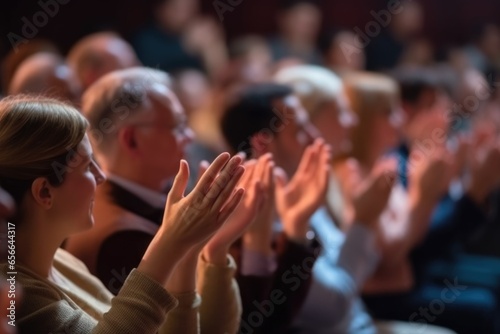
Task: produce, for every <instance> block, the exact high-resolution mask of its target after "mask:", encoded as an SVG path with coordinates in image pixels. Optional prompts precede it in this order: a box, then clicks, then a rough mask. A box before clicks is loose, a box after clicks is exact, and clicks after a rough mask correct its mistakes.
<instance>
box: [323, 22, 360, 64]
mask: <svg viewBox="0 0 500 334" xmlns="http://www.w3.org/2000/svg"><path fill="white" fill-rule="evenodd" d="M356 38H357V37H356V34H354V33H352V32H350V31H341V32H339V33H338V34H336V35H335V36H334V37H333V39H332V40H331V44H330V48H329V49H328V51H327V54H326V63H327V64H328V66H329V67H331V68H335V69H338V70H355V71H356V70H363V69H364V68H365V61H366V59H365V52H364V49H363V48H359V47H357V45H358V44H357V42H355V40H356Z"/></svg>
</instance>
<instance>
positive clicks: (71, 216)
mask: <svg viewBox="0 0 500 334" xmlns="http://www.w3.org/2000/svg"><path fill="white" fill-rule="evenodd" d="M92 153H93V152H92V147H91V145H90V142H89V140H88V137H87V135H85V137H84V138H83V139H82V141H81V142H80V144H79V145H78V147H77V152H76V153H75V155H74V156H73V157H72V159H71V160H70V161H68V171H67V172H66V173H65V175H64V181H63V183H62V184H61V185H60V186H57V187H53V188H52V190H51V191H53V195H54V197H53V205H52V207H51V209H50V210H52V211H53V214H54V217H57V221H60V222H61V223H62V226H61V229H65V230H66V231H65V232H67V234H68V235H70V234H73V233H77V232H81V231H84V230H86V229H88V228H90V227H91V226H92V225H93V223H94V218H93V214H92V211H93V206H94V196H95V191H96V187H97V185H99V184H101V183H102V182H103V181H104V180H105V176H104V174H103V172H102V171H101V169H100V168H99V167H98V166H97V164H96V162H95V161H94V159H93V156H92ZM70 222H71V224H69V223H70Z"/></svg>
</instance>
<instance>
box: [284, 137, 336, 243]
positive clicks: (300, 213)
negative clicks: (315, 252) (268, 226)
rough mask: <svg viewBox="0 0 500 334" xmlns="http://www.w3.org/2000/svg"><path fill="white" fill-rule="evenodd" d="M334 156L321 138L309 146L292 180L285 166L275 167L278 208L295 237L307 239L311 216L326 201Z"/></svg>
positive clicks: (285, 224)
mask: <svg viewBox="0 0 500 334" xmlns="http://www.w3.org/2000/svg"><path fill="white" fill-rule="evenodd" d="M330 159H331V150H330V147H329V146H328V145H327V144H326V143H325V141H324V140H323V139H321V138H319V139H316V140H315V141H314V143H313V144H312V145H310V146H309V147H307V148H306V150H305V152H304V154H303V155H302V159H301V161H300V164H299V167H298V169H297V171H296V172H295V175H294V176H293V178H292V179H291V180H290V181H288V180H287V175H286V173H285V171H284V170H283V169H281V168H276V169H275V182H276V209H277V211H278V214H279V215H280V218H281V220H282V224H283V228H284V231H285V233H286V234H287V236H288V237H289V238H290V239H292V240H295V241H303V240H304V239H305V236H306V233H307V231H308V229H309V219H310V218H311V216H312V215H313V213H314V212H315V211H316V210H318V208H319V207H320V206H321V205H322V204H323V203H324V202H325V197H326V191H327V186H328V176H329V172H330Z"/></svg>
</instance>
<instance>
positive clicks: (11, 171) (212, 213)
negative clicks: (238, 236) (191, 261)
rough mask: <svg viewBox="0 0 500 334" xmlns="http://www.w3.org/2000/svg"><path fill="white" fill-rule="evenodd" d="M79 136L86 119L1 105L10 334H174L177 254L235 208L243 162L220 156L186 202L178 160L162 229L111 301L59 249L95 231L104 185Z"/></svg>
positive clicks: (10, 101)
mask: <svg viewBox="0 0 500 334" xmlns="http://www.w3.org/2000/svg"><path fill="white" fill-rule="evenodd" d="M86 130H87V121H86V120H85V118H84V117H83V116H82V115H80V113H79V112H78V111H77V110H76V109H74V108H73V107H71V106H69V105H66V104H64V103H62V102H59V101H56V100H52V99H45V98H34V97H28V96H14V97H9V98H6V99H4V100H2V101H0V152H2V154H1V155H0V185H1V186H2V187H3V188H4V189H5V190H6V191H7V192H9V193H10V194H11V195H12V197H13V198H14V201H15V204H16V208H17V210H16V213H15V215H14V216H13V217H12V219H11V220H10V221H9V222H10V225H9V226H15V251H16V253H15V256H16V262H15V265H14V268H11V267H10V264H2V265H0V267H1V269H2V272H3V273H7V272H12V271H14V272H17V274H16V275H15V277H16V283H20V284H21V285H22V287H23V302H22V304H21V305H16V327H17V328H18V330H19V332H20V333H120V334H122V333H131V334H136V333H157V332H158V333H173V332H172V331H171V330H169V326H171V325H172V324H169V322H171V321H175V319H171V318H167V313H168V312H169V311H170V310H172V309H173V308H174V307H175V306H176V304H177V300H176V299H175V298H174V297H173V296H172V295H170V294H169V292H167V291H166V290H165V288H164V286H165V285H166V282H167V281H168V278H169V277H170V275H171V274H172V272H173V271H174V270H175V267H176V265H177V263H178V262H179V261H180V260H181V259H182V258H183V256H184V254H186V253H187V252H188V251H189V250H190V249H192V248H193V247H199V245H201V244H204V243H206V242H207V241H208V240H209V239H210V237H211V236H212V235H213V234H214V233H215V232H216V231H217V230H218V228H219V227H220V226H221V225H222V224H223V222H224V221H225V220H226V218H227V217H228V216H229V215H230V214H231V212H232V211H233V210H234V209H235V207H236V206H237V205H238V203H239V201H240V199H241V197H242V194H243V189H238V190H237V191H234V190H235V187H236V184H237V182H238V180H239V179H240V177H241V175H242V174H243V172H244V168H243V167H242V166H241V163H242V159H241V157H239V156H235V157H233V158H231V159H230V156H229V154H228V153H223V154H221V155H220V156H219V157H218V158H217V159H216V160H215V161H214V162H213V163H212V165H211V166H210V167H209V168H208V170H207V171H206V172H205V173H204V174H203V176H202V177H201V178H200V180H199V182H198V184H197V185H196V187H195V189H194V190H193V191H192V192H191V193H190V194H189V195H187V196H184V190H185V188H186V184H187V181H188V177H189V168H188V165H187V163H186V162H185V161H181V164H180V169H179V172H178V174H177V176H176V178H175V181H174V183H173V186H172V189H171V191H170V194H169V197H168V200H167V203H166V206H165V214H164V217H163V223H162V225H161V227H160V229H159V231H158V233H157V234H156V236H155V237H154V239H153V240H152V242H151V244H150V246H149V248H148V249H147V250H146V252H145V254H144V257H143V259H142V261H141V263H140V264H139V265H138V267H137V268H136V269H134V270H133V271H132V272H131V273H130V275H129V276H128V278H127V280H126V282H125V283H124V285H123V288H122V289H121V291H120V293H119V294H118V295H117V296H116V297H114V298H113V295H112V294H111V293H110V292H109V291H107V290H106V288H105V287H104V286H103V285H102V284H101V282H100V281H99V280H98V279H97V278H96V277H94V276H92V275H91V274H90V273H89V272H88V270H87V268H86V267H85V266H84V265H83V264H82V263H81V262H80V261H79V260H77V259H76V258H75V257H73V256H72V255H70V254H69V253H67V252H65V251H64V250H62V249H60V248H59V247H60V245H61V244H62V243H63V241H64V240H65V239H66V238H67V237H69V236H70V235H72V234H75V233H78V232H81V231H84V230H86V229H88V228H91V227H92V225H93V216H92V207H93V201H94V194H95V190H96V186H97V185H99V184H100V183H102V182H103V181H104V179H105V177H104V175H103V173H102V172H101V170H100V169H99V167H98V166H97V164H96V163H95V161H94V159H93V156H92V148H91V146H90V143H89V140H88V138H87V135H86ZM165 320H166V321H165ZM164 322H165V323H164ZM162 324H163V325H162ZM174 327H175V326H172V328H174Z"/></svg>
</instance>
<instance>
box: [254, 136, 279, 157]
mask: <svg viewBox="0 0 500 334" xmlns="http://www.w3.org/2000/svg"><path fill="white" fill-rule="evenodd" d="M272 140H274V138H273V139H272ZM270 143H271V142H270V140H269V137H266V136H265V135H264V134H263V133H262V132H258V133H256V134H254V135H253V136H252V137H251V138H250V145H251V146H252V151H253V153H254V154H253V156H254V157H255V158H257V157H260V156H262V155H264V154H266V153H268V152H270V151H271V148H270Z"/></svg>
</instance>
